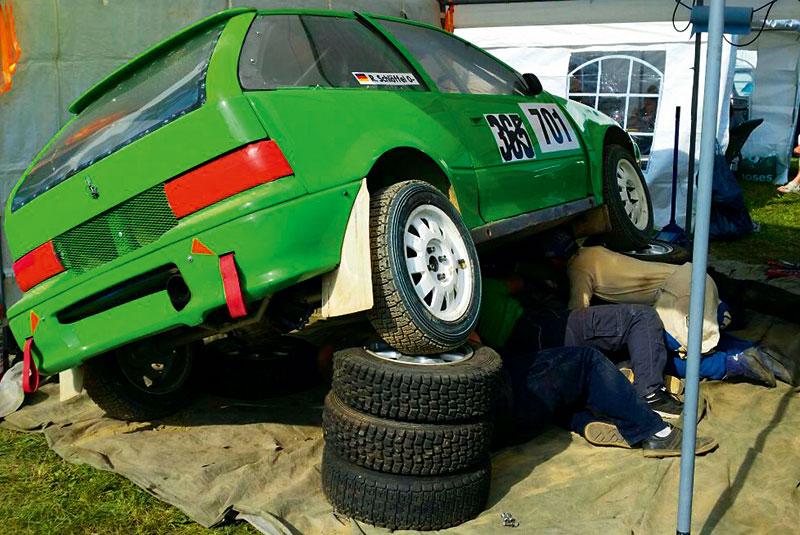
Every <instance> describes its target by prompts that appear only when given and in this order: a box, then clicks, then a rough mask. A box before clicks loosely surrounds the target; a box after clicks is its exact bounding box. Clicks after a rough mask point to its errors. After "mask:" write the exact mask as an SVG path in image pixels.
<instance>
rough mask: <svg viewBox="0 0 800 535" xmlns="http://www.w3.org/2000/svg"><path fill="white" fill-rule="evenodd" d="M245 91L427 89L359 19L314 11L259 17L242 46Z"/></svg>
mask: <svg viewBox="0 0 800 535" xmlns="http://www.w3.org/2000/svg"><path fill="white" fill-rule="evenodd" d="M239 81H240V82H241V85H242V87H243V88H244V89H246V90H264V89H278V88H281V87H345V88H363V89H389V90H392V89H394V90H397V89H400V90H405V91H425V90H426V88H425V86H424V85H423V82H422V80H421V79H420V77H419V76H418V75H417V73H416V72H415V71H414V69H413V68H412V67H411V65H410V64H409V63H408V62H407V61H406V59H405V58H404V57H403V56H402V55H401V54H400V53H399V52H398V51H397V50H396V49H395V48H394V47H393V46H392V45H391V44H390V43H389V42H388V41H387V40H386V39H385V38H384V37H383V36H381V35H379V34H378V33H377V32H376V30H374V29H373V28H370V27H369V26H367V25H366V24H364V23H362V22H361V21H360V20H358V19H355V18H345V17H323V16H314V15H264V16H260V17H257V18H256V19H255V21H253V25H252V26H251V27H250V31H249V32H248V34H247V38H246V39H245V43H244V46H243V47H242V55H241V57H240V58H239Z"/></svg>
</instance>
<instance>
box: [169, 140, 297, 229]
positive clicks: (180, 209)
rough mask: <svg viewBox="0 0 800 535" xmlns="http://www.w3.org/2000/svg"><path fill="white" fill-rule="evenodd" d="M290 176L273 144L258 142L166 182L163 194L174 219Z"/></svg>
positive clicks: (287, 166) (287, 167)
mask: <svg viewBox="0 0 800 535" xmlns="http://www.w3.org/2000/svg"><path fill="white" fill-rule="evenodd" d="M292 173H293V171H292V168H291V167H290V166H289V162H287V161H286V158H285V157H284V156H283V153H282V152H281V149H280V148H279V147H278V144H277V143H275V142H274V141H259V142H256V143H251V144H250V145H247V146H246V147H244V148H243V149H239V150H237V151H236V152H232V153H230V154H226V155H225V156H223V157H222V158H219V159H217V160H214V161H213V162H209V163H207V164H205V165H203V166H201V167H198V168H197V169H195V170H194V171H189V172H188V173H186V174H185V175H182V176H179V177H178V178H176V179H174V180H171V181H170V182H167V183H166V184H165V185H164V191H166V193H167V201H168V202H169V206H170V208H172V211H173V212H174V213H175V217H177V218H181V217H184V216H187V215H189V214H191V213H193V212H196V211H197V210H200V209H201V208H205V207H206V206H209V205H212V204H214V203H215V202H219V201H221V200H222V199H225V198H227V197H230V196H231V195H235V194H237V193H239V192H242V191H244V190H246V189H250V188H252V187H255V186H258V185H260V184H265V183H267V182H271V181H273V180H276V179H278V178H282V177H285V176H288V175H291V174H292Z"/></svg>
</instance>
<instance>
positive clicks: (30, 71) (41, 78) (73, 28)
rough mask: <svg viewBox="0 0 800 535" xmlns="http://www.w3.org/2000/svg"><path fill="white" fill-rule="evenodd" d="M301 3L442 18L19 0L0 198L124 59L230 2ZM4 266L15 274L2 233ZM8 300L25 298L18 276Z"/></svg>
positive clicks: (200, 4)
mask: <svg viewBox="0 0 800 535" xmlns="http://www.w3.org/2000/svg"><path fill="white" fill-rule="evenodd" d="M242 6H251V7H256V8H259V9H278V8H290V7H291V8H299V7H307V8H314V9H333V10H342V11H349V10H353V9H360V10H363V11H367V12H372V13H386V14H389V15H394V16H400V17H402V16H407V17H408V18H410V19H414V20H421V21H423V22H428V23H431V24H438V20H439V3H438V2H437V0H136V1H130V0H102V1H101V0H91V1H88V0H87V1H80V2H78V1H75V0H22V1H17V2H15V3H14V7H15V19H16V23H17V26H16V29H17V35H18V37H19V41H20V45H21V46H22V48H23V50H24V53H23V55H22V59H21V61H20V64H19V69H18V71H17V74H16V75H15V78H14V88H13V89H12V90H11V92H9V93H4V94H2V95H0V199H2V201H3V202H5V199H6V198H7V196H8V193H9V192H10V190H11V188H12V187H13V185H14V183H15V182H16V180H17V179H18V178H19V177H20V175H22V172H23V171H24V170H25V168H26V167H27V165H28V164H29V163H30V162H31V160H32V159H33V158H34V156H35V155H36V154H37V153H38V152H39V150H40V149H41V148H42V147H43V146H44V144H45V143H46V142H47V141H48V140H49V139H50V138H51V137H52V136H53V134H55V133H56V132H57V131H58V129H59V127H60V126H61V125H63V124H64V122H66V120H67V119H68V118H69V116H70V114H69V112H68V111H67V107H68V106H69V104H70V103H71V102H72V101H73V100H75V98H77V97H78V96H79V95H80V94H81V93H83V92H84V91H85V90H86V89H88V88H89V87H91V86H92V85H94V84H95V83H97V82H98V81H99V80H100V79H102V78H103V77H104V76H106V75H108V74H109V73H111V71H113V70H114V69H115V68H117V67H119V66H120V65H121V64H122V63H124V62H125V61H127V60H129V59H130V58H132V57H133V56H135V55H136V54H138V53H140V52H142V51H144V50H145V49H146V48H148V47H150V46H152V45H153V44H155V43H157V42H158V41H160V40H162V39H164V38H166V37H168V36H170V35H172V34H173V33H175V32H176V31H177V30H178V29H180V28H182V27H184V26H186V25H188V24H191V23H193V22H195V21H197V20H199V19H201V18H203V17H205V16H207V15H210V14H212V13H214V12H216V11H219V10H221V9H225V8H229V7H242ZM2 259H3V266H4V274H5V276H6V277H12V276H13V273H12V272H11V264H10V258H9V254H8V249H7V247H6V246H5V240H3V252H2ZM5 289H6V296H7V299H8V303H11V302H13V301H15V300H16V299H18V298H19V295H20V294H19V290H18V288H16V285H15V284H13V281H12V280H11V279H7V283H6V285H5Z"/></svg>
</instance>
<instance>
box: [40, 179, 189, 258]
mask: <svg viewBox="0 0 800 535" xmlns="http://www.w3.org/2000/svg"><path fill="white" fill-rule="evenodd" d="M177 224H178V220H177V219H176V218H175V215H174V214H173V213H172V210H171V209H170V207H169V204H168V203H167V196H166V194H165V193H164V185H163V184H159V185H158V186H156V187H154V188H150V189H149V190H147V191H145V192H143V193H140V194H139V195H136V196H135V197H132V198H130V199H128V200H127V201H125V202H123V203H121V204H118V205H117V206H115V207H114V208H111V209H110V210H107V211H105V212H103V213H102V214H100V215H98V216H95V217H93V218H92V219H90V220H88V221H86V222H85V223H81V224H80V225H78V226H77V227H75V228H73V229H70V230H68V231H67V232H65V233H63V234H61V235H60V236H57V237H56V238H55V239H54V240H53V244H54V245H55V249H56V252H57V253H58V255H59V256H60V257H61V261H62V263H63V264H64V267H65V268H67V269H72V270H75V271H77V272H85V271H89V270H90V269H94V268H96V267H99V266H102V265H103V264H105V263H106V262H111V261H112V260H115V259H117V258H119V257H120V256H124V255H126V254H128V253H130V252H133V251H135V250H136V249H139V248H140V247H143V246H145V245H147V244H148V243H152V242H154V241H156V240H157V239H158V238H160V237H161V235H162V234H164V233H165V232H167V231H168V230H169V229H171V228H173V227H174V226H175V225H177Z"/></svg>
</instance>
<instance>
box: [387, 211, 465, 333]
mask: <svg viewBox="0 0 800 535" xmlns="http://www.w3.org/2000/svg"><path fill="white" fill-rule="evenodd" d="M403 237H404V240H405V255H404V257H405V263H406V270H407V271H408V275H409V277H410V279H411V283H412V284H413V286H414V291H415V292H416V294H417V297H419V299H420V301H422V303H423V304H424V305H425V308H426V309H427V310H428V312H430V313H431V314H432V315H433V316H435V317H436V318H438V319H440V320H442V321H456V320H458V319H459V318H461V316H463V315H464V313H465V312H466V311H467V308H468V307H469V303H470V300H471V299H472V291H473V289H472V284H473V273H472V271H473V267H472V265H471V260H470V256H469V254H468V250H467V244H466V242H465V241H464V238H463V237H462V236H461V233H460V232H459V229H458V227H456V225H455V223H453V221H452V220H451V219H450V217H449V216H448V215H447V214H445V213H444V212H443V211H442V210H441V209H439V208H437V207H436V206H433V205H430V204H425V205H422V206H419V207H417V208H416V209H414V211H412V212H411V214H410V215H409V217H408V220H407V221H406V224H405V228H404V231H403Z"/></svg>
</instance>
